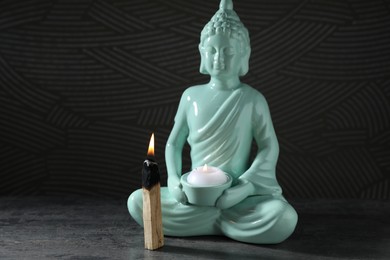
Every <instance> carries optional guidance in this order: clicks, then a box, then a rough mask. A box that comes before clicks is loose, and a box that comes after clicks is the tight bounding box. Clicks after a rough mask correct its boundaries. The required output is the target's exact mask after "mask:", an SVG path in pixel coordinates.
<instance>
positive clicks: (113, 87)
mask: <svg viewBox="0 0 390 260" xmlns="http://www.w3.org/2000/svg"><path fill="white" fill-rule="evenodd" d="M218 5H219V2H218V1H214V0H213V1H206V0H202V1H201V0H197V1H182V0H175V1H163V0H161V1H160V0H150V1H147V0H137V1H129V0H126V1H123V0H115V1H114V0H112V1H100V0H98V1H86V0H77V1H76V0H74V1H60V0H58V1H46V0H42V1H39V0H33V1H13V0H12V1H11V0H10V1H0V99H1V100H0V118H1V124H0V151H1V152H0V153H1V161H0V194H3V195H67V194H73V195H74V194H79V195H97V196H105V197H121V196H127V195H129V194H130V192H131V191H133V190H135V189H137V188H139V187H140V186H141V169H142V163H143V160H144V159H145V157H146V151H147V145H148V142H149V138H150V134H151V133H152V132H153V131H154V132H155V135H156V153H157V161H158V162H159V164H160V171H161V172H162V176H161V177H162V180H163V183H166V177H167V176H166V170H165V161H164V149H165V143H166V140H167V137H168V135H169V132H170V129H171V127H172V124H173V118H174V115H175V112H176V109H177V105H178V101H179V98H180V96H181V93H182V92H183V91H184V89H186V88H187V87H188V86H191V85H194V84H197V83H201V82H206V81H207V80H208V78H207V77H206V76H204V75H201V74H200V73H199V54H198V47H197V46H198V43H199V36H200V31H201V30H202V28H203V26H204V25H205V24H206V22H207V21H209V19H210V18H211V17H212V15H213V14H214V13H215V11H216V10H217V8H218ZM234 6H235V10H236V12H237V13H238V15H239V16H240V17H241V20H242V21H243V23H244V24H245V25H246V27H247V28H248V30H249V32H250V36H251V45H252V55H251V60H250V69H249V73H248V75H246V76H245V77H244V78H243V81H244V82H245V83H248V84H249V85H251V86H253V87H255V88H257V89H258V90H259V91H260V92H262V93H263V94H264V96H265V97H266V98H267V100H268V103H269V106H270V110H271V114H272V117H273V121H274V126H275V130H276V133H277V136H278V139H279V142H280V148H281V152H280V158H279V162H278V167H277V177H278V180H279V182H280V184H281V185H282V187H283V189H284V194H285V195H286V197H288V198H376V199H380V198H390V187H389V186H390V150H389V144H390V102H389V101H390V47H389V46H390V33H389V32H390V30H389V28H390V1H389V0H380V1H379V0H378V1H377V0H372V1H366V0H349V1H294V0H276V1H275V0H267V1H258V0H241V1H235V3H234ZM185 150H186V151H185V154H188V147H187V148H186V149H185ZM189 168H190V160H189V158H188V157H186V158H185V159H184V169H185V170H188V169H189Z"/></svg>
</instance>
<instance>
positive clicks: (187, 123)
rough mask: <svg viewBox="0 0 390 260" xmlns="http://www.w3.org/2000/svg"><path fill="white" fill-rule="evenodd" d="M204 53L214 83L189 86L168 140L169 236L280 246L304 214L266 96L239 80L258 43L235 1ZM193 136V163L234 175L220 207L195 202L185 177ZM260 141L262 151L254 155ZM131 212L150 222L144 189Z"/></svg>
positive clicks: (215, 24) (165, 202)
mask: <svg viewBox="0 0 390 260" xmlns="http://www.w3.org/2000/svg"><path fill="white" fill-rule="evenodd" d="M199 52H200V56H201V64H200V72H201V73H203V74H207V75H210V81H209V82H208V83H206V84H203V85H197V86H192V87H189V88H188V89H186V90H185V91H184V93H183V94H182V97H181V100H180V103H179V107H178V110H177V113H176V116H175V121H174V126H173V129H172V131H171V133H170V136H169V138H168V141H167V144H166V150H165V159H166V166H167V171H168V187H163V188H162V189H161V205H162V218H163V229H164V234H165V235H168V236H199V235H225V236H227V237H229V238H231V239H234V240H237V241H241V242H247V243H254V244H275V243H280V242H282V241H284V240H285V239H286V238H288V237H289V236H290V235H291V234H292V232H293V231H294V229H295V226H296V224H297V220H298V217H297V213H296V211H295V210H294V208H293V207H292V206H291V205H290V204H289V203H288V202H287V201H286V199H285V198H284V197H283V195H282V189H281V187H280V186H279V184H278V182H277V180H276V175H275V168H276V163H277V159H278V154H279V146H278V141H277V138H276V135H275V131H274V127H273V124H272V120H271V116H270V111H269V108H268V105H267V101H266V100H265V98H264V96H263V95H262V94H261V93H260V92H259V91H257V90H256V89H254V88H252V87H251V86H249V85H247V84H245V83H242V82H241V81H240V77H241V76H244V75H245V74H246V73H247V72H248V68H249V65H248V62H249V56H250V52H251V48H250V41H249V34H248V31H247V29H246V28H245V27H244V25H243V23H242V22H241V21H240V19H239V17H238V16H237V14H236V12H235V11H234V10H233V4H232V1H221V3H220V8H219V10H218V11H217V12H216V13H215V15H214V16H213V17H212V19H211V20H210V22H208V23H207V24H206V26H205V27H204V28H203V30H202V32H201V37H200V44H199ZM186 141H187V142H188V144H189V145H190V147H191V152H190V156H191V162H192V168H195V167H199V166H203V165H204V164H207V165H212V166H215V167H218V168H220V169H222V170H223V171H224V172H226V173H229V174H230V176H231V177H232V179H233V184H232V186H231V187H230V188H228V189H226V190H225V191H224V192H223V194H222V195H221V196H220V197H219V198H218V199H217V201H216V203H215V205H214V206H197V205H192V204H190V203H188V200H187V196H186V194H185V192H184V191H183V186H182V184H181V182H180V177H181V175H182V151H183V147H184V145H185V142H186ZM253 141H254V142H255V143H256V145H257V147H258V149H257V153H256V156H255V158H254V159H253V160H250V157H251V156H250V152H251V145H252V142H253ZM128 209H129V212H130V214H131V216H132V217H133V218H134V219H135V221H136V222H137V223H138V224H140V225H143V220H142V190H137V191H135V192H133V193H132V194H131V195H130V197H129V199H128Z"/></svg>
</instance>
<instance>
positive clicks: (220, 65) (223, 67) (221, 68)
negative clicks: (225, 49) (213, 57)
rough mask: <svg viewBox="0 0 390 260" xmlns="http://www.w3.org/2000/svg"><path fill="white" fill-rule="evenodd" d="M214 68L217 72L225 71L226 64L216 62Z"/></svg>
mask: <svg viewBox="0 0 390 260" xmlns="http://www.w3.org/2000/svg"><path fill="white" fill-rule="evenodd" d="M213 67H214V69H215V70H223V69H225V64H224V63H217V62H214V64H213Z"/></svg>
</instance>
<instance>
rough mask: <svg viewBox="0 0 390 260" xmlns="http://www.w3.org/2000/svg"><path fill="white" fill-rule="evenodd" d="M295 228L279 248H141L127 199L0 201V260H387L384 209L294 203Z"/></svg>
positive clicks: (170, 242)
mask: <svg viewBox="0 0 390 260" xmlns="http://www.w3.org/2000/svg"><path fill="white" fill-rule="evenodd" d="M291 203H292V205H293V206H294V207H295V208H296V209H297V211H298V214H299V217H300V220H299V223H298V227H297V229H296V231H295V233H294V234H293V235H292V236H291V237H290V238H289V239H288V240H287V241H285V242H284V243H282V244H279V245H269V246H264V245H252V244H245V243H239V242H236V241H233V240H230V239H228V238H225V237H192V238H174V237H166V238H165V246H164V247H163V248H162V249H160V250H157V251H148V250H144V248H143V229H142V228H141V227H139V226H138V225H137V224H136V223H135V222H134V221H133V220H132V219H131V217H130V216H129V215H128V212H127V208H126V199H116V200H114V199H101V198H83V197H64V198H60V197H55V198H47V197H26V198H12V197H2V198H0V259H82V260H86V259H155V258H156V259H390V202H389V201H359V200H341V201H340V200H301V201H299V200H295V201H291Z"/></svg>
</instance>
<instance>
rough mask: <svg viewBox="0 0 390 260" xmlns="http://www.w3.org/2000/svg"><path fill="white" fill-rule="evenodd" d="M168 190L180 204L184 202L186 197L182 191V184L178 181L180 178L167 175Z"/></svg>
mask: <svg viewBox="0 0 390 260" xmlns="http://www.w3.org/2000/svg"><path fill="white" fill-rule="evenodd" d="M168 190H169V193H170V194H171V195H172V196H173V198H175V200H177V201H178V202H180V203H182V204H186V203H187V201H188V199H187V196H186V194H185V193H184V191H183V186H182V185H181V183H180V179H179V178H178V177H176V176H169V177H168Z"/></svg>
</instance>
